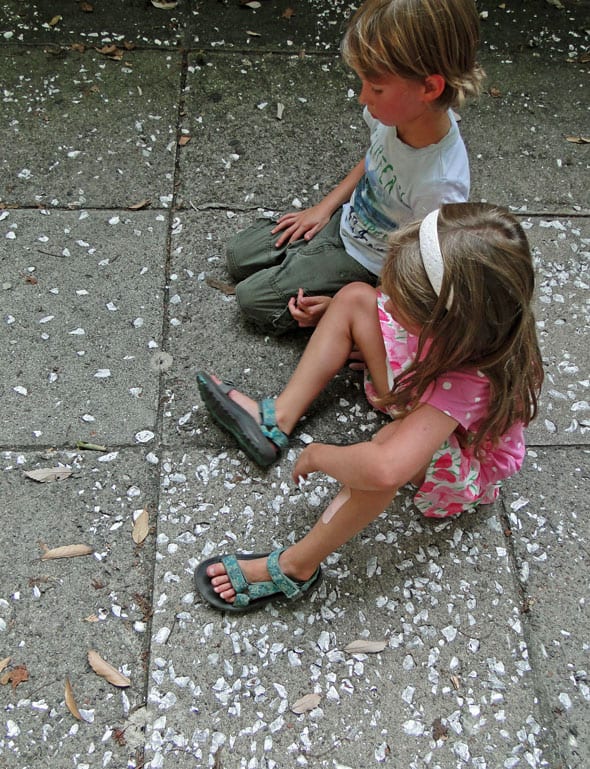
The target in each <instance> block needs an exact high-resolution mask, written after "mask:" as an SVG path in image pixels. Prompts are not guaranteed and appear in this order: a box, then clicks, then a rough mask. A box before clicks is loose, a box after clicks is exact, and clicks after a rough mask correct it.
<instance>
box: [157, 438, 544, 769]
mask: <svg viewBox="0 0 590 769" xmlns="http://www.w3.org/2000/svg"><path fill="white" fill-rule="evenodd" d="M162 471H163V475H162V499H161V505H160V526H159V529H158V542H157V549H158V555H157V556H156V575H155V581H154V606H155V613H154V624H153V627H152V633H153V635H152V644H153V646H152V660H153V664H152V669H151V678H150V687H149V692H148V707H149V711H150V716H149V719H148V741H147V757H148V758H150V759H151V764H150V766H152V767H160V766H167V765H168V764H171V763H172V762H173V761H174V762H175V761H176V760H177V759H178V760H180V765H181V766H183V767H184V766H187V767H188V766H190V765H191V760H192V761H193V763H194V764H196V765H199V766H210V767H213V766H215V765H217V766H219V765H221V766H224V767H227V769H235V768H237V767H246V766H251V767H283V766H293V767H295V766H314V767H328V766H329V767H334V766H346V767H355V769H362V767H372V766H379V765H381V764H382V763H385V764H389V763H391V765H392V766H408V767H422V766H427V765H436V766H440V767H449V769H450V767H456V766H463V765H465V766H467V765H472V766H479V767H497V766H516V765H520V762H521V761H522V762H523V764H522V765H525V763H524V762H525V761H526V762H528V764H530V765H531V766H538V767H541V766H547V765H548V764H547V763H546V762H545V761H544V759H543V756H542V752H541V749H540V747H539V742H540V739H541V738H542V735H543V731H544V729H543V726H542V724H541V723H540V721H539V714H538V712H537V706H536V703H535V691H534V686H533V683H534V682H533V677H532V675H531V672H530V666H529V662H528V651H527V645H526V642H525V638H524V635H523V623H522V619H521V606H520V605H519V603H517V602H516V600H515V593H514V575H513V574H512V572H511V567H510V561H509V557H508V548H507V541H506V538H505V536H504V533H503V528H504V527H503V524H502V523H501V522H500V520H499V518H498V511H497V510H496V509H495V508H485V509H482V511H481V513H480V514H479V515H476V516H466V517H464V518H462V519H460V520H458V521H453V522H448V521H447V522H432V521H426V520H424V519H423V518H421V517H420V516H419V515H418V514H417V513H416V511H415V510H414V509H413V507H412V506H411V505H410V500H409V498H408V497H407V495H401V496H400V497H398V500H397V501H396V503H395V505H394V506H393V507H392V509H391V510H390V511H388V513H387V514H386V515H383V516H382V517H381V518H380V519H379V520H378V521H377V522H376V523H375V524H374V525H373V526H372V527H370V528H369V529H368V530H367V531H366V532H364V533H363V534H362V535H361V536H359V537H358V538H357V539H356V540H354V541H353V542H351V543H349V545H347V546H345V547H344V548H342V549H341V552H340V553H338V554H336V555H335V556H333V557H332V558H330V559H328V563H327V565H326V570H325V580H324V582H323V584H322V585H321V586H320V587H319V588H318V590H317V591H316V592H315V593H314V594H313V595H312V597H311V599H310V600H303V601H301V602H298V603H295V604H293V605H292V606H284V605H283V606H279V605H276V606H275V607H270V608H267V609H266V610H263V611H261V612H258V613H256V614H253V615H244V616H240V617H235V616H232V615H227V616H223V615H220V614H219V613H218V612H215V611H214V610H211V609H209V608H208V607H206V606H204V605H203V604H202V603H201V601H200V599H199V598H198V597H197V596H198V594H197V595H195V591H194V588H193V585H192V582H191V575H192V571H193V569H194V568H195V566H196V565H197V563H198V562H199V561H200V560H201V559H203V558H205V557H207V556H209V555H211V554H215V553H217V552H221V551H223V552H232V551H235V550H237V549H240V548H243V549H246V550H255V551H264V550H265V549H266V548H268V547H269V546H270V545H275V544H282V543H287V542H290V541H292V540H293V538H294V537H295V536H300V535H301V534H302V533H303V532H304V531H305V530H306V529H307V528H308V526H310V525H311V523H312V522H313V521H314V520H315V518H316V517H317V515H318V514H319V512H320V511H321V509H322V505H323V504H325V503H326V500H327V499H328V498H330V497H331V495H332V494H333V493H334V485H333V484H329V483H326V482H325V480H324V479H320V478H318V479H313V480H312V483H311V486H310V487H309V490H308V491H307V492H306V493H305V494H302V493H301V492H299V490H298V489H296V488H295V487H294V486H293V484H292V483H291V482H290V480H289V479H288V477H287V476H286V475H285V473H284V471H283V469H282V468H280V467H279V468H274V469H273V470H272V471H271V472H270V473H269V475H268V477H267V478H266V479H265V480H264V481H263V482H260V481H259V480H258V479H256V478H252V477H249V476H246V475H244V474H242V473H241V472H240V467H239V465H238V464H237V462H236V460H235V459H234V458H232V457H231V455H228V454H226V453H224V452H222V453H221V454H218V455H216V456H212V455H211V454H210V453H209V452H202V451H186V452H184V453H182V452H181V453H176V452H170V453H166V454H165V455H163V456H162ZM357 639H371V640H385V641H386V642H387V646H386V648H385V650H384V651H383V652H382V653H380V654H376V655H367V654H362V653H361V654H354V653H351V652H347V651H346V649H345V647H346V645H347V644H348V643H350V642H351V641H354V640H357ZM312 692H315V693H317V694H319V695H320V696H321V700H320V702H319V705H318V707H317V708H315V709H313V710H312V711H311V712H310V713H308V714H306V715H301V716H297V715H295V714H294V713H293V712H292V711H291V707H292V706H293V704H294V703H295V701H296V700H298V699H299V698H300V697H302V696H303V695H305V694H309V693H312ZM189 757H190V758H189ZM505 762H508V763H505ZM510 762H511V763H510Z"/></svg>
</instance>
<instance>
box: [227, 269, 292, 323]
mask: <svg viewBox="0 0 590 769" xmlns="http://www.w3.org/2000/svg"><path fill="white" fill-rule="evenodd" d="M236 301H237V303H238V307H239V308H240V311H241V313H242V315H243V316H244V318H246V320H248V321H249V322H251V323H253V324H254V325H255V326H256V328H257V329H258V330H259V331H264V332H265V333H267V334H272V335H273V336H278V335H280V334H285V333H287V332H288V331H292V330H293V329H296V328H297V323H296V322H295V320H294V319H293V317H292V316H291V313H290V312H289V308H288V307H287V302H286V301H285V300H284V299H283V298H282V297H281V296H279V295H277V294H276V293H275V292H274V291H272V289H271V288H269V287H267V289H266V290H263V288H262V286H260V285H259V281H252V280H243V281H242V282H241V283H238V285H237V286H236Z"/></svg>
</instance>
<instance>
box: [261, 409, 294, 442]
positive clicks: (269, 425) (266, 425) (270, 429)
mask: <svg viewBox="0 0 590 769" xmlns="http://www.w3.org/2000/svg"><path fill="white" fill-rule="evenodd" d="M260 419H261V425H260V429H261V430H262V433H263V434H264V435H265V436H266V437H267V438H268V439H269V440H271V441H272V442H273V443H274V444H275V446H278V447H279V448H281V449H286V448H287V446H288V445H289V436H288V435H285V433H284V432H283V431H282V430H280V429H279V428H278V427H277V415H276V411H275V402H274V398H263V400H261V401H260Z"/></svg>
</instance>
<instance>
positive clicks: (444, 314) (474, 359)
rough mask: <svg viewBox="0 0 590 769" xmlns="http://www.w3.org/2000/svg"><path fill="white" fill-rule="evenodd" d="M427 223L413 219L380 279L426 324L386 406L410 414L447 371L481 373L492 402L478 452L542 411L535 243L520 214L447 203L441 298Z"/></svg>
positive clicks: (441, 223) (406, 311) (442, 222)
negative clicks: (429, 257) (427, 250)
mask: <svg viewBox="0 0 590 769" xmlns="http://www.w3.org/2000/svg"><path fill="white" fill-rule="evenodd" d="M419 227H420V223H419V222H414V223H412V224H410V225H408V226H407V227H405V228H403V229H401V230H398V231H397V232H396V233H394V234H393V235H392V236H391V237H390V251H389V255H388V259H387V261H386V264H385V267H384V268H383V272H382V275H381V281H382V284H383V289H384V291H385V292H386V293H387V294H388V295H389V296H390V298H391V301H392V303H393V306H394V307H397V308H399V311H400V313H402V315H403V317H407V318H409V319H411V320H412V321H413V322H414V323H415V324H416V325H417V326H419V327H420V328H421V329H422V331H421V333H420V338H419V342H418V351H417V354H416V358H415V360H414V362H413V363H412V365H411V366H410V367H409V368H408V369H407V370H406V371H404V373H403V374H402V375H401V376H400V377H398V379H397V380H396V383H395V386H394V388H393V390H392V392H391V394H390V395H389V396H387V397H386V398H385V399H384V404H385V405H392V406H394V408H396V409H400V410H402V411H404V410H406V409H408V408H412V407H415V406H416V404H417V403H418V401H419V398H420V397H421V396H422V395H423V394H424V392H425V391H426V389H427V388H428V386H429V385H430V384H431V383H432V382H433V381H434V380H435V379H436V378H437V377H439V376H441V375H442V374H443V373H444V372H445V371H457V370H461V369H463V370H468V371H476V370H477V371H481V372H482V373H483V374H484V375H485V376H486V377H487V379H488V380H489V383H490V401H489V406H488V414H487V417H486V419H484V420H483V422H482V424H481V425H480V426H479V429H478V432H477V435H476V436H475V437H474V439H473V441H472V445H473V447H474V450H475V451H476V452H479V451H480V450H481V449H483V448H485V445H486V443H487V441H491V442H492V443H494V442H496V441H497V440H498V439H499V438H500V436H501V435H503V434H504V433H505V432H506V431H507V430H508V428H509V427H511V426H512V425H513V424H514V423H516V422H523V423H524V424H525V425H526V424H528V423H529V421H530V420H531V419H532V418H533V417H534V416H535V415H536V413H537V401H538V397H539V392H540V389H541V384H542V382H543V365H542V360H541V354H540V352H539V346H538V343H537V336H536V331H535V318H534V315H533V311H532V308H531V302H532V298H533V292H534V284H535V278H534V270H533V262H532V258H531V253H530V249H529V245H528V242H527V239H526V236H525V234H524V231H523V229H522V227H521V226H520V224H519V222H518V220H517V219H516V218H515V217H514V216H513V215H512V214H510V213H509V212H508V211H506V210H504V209H502V208H498V207H496V206H492V205H489V204H486V203H449V204H446V205H443V206H441V208H440V210H439V214H438V225H437V231H438V239H439V243H440V249H441V253H442V256H443V264H444V273H443V281H442V286H441V289H440V295H437V294H436V292H435V291H434V289H433V287H432V284H431V283H430V281H429V279H428V276H427V274H426V270H425V269H424V262H423V259H422V255H421V252H420V244H419ZM451 291H452V295H451ZM450 297H451V298H450ZM447 301H449V302H450V308H449V309H447V308H446V304H447Z"/></svg>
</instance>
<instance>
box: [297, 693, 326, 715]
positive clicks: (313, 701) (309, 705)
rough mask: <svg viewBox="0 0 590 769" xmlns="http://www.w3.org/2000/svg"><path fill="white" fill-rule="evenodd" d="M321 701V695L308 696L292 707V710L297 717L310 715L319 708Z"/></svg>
mask: <svg viewBox="0 0 590 769" xmlns="http://www.w3.org/2000/svg"><path fill="white" fill-rule="evenodd" d="M321 699H322V698H321V696H320V695H319V694H306V695H304V696H303V697H301V698H300V699H298V700H297V702H294V703H293V705H291V710H292V711H293V713H297V715H301V714H302V713H308V712H309V711H310V710H314V708H317V706H318V705H319V704H320V701H321Z"/></svg>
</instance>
